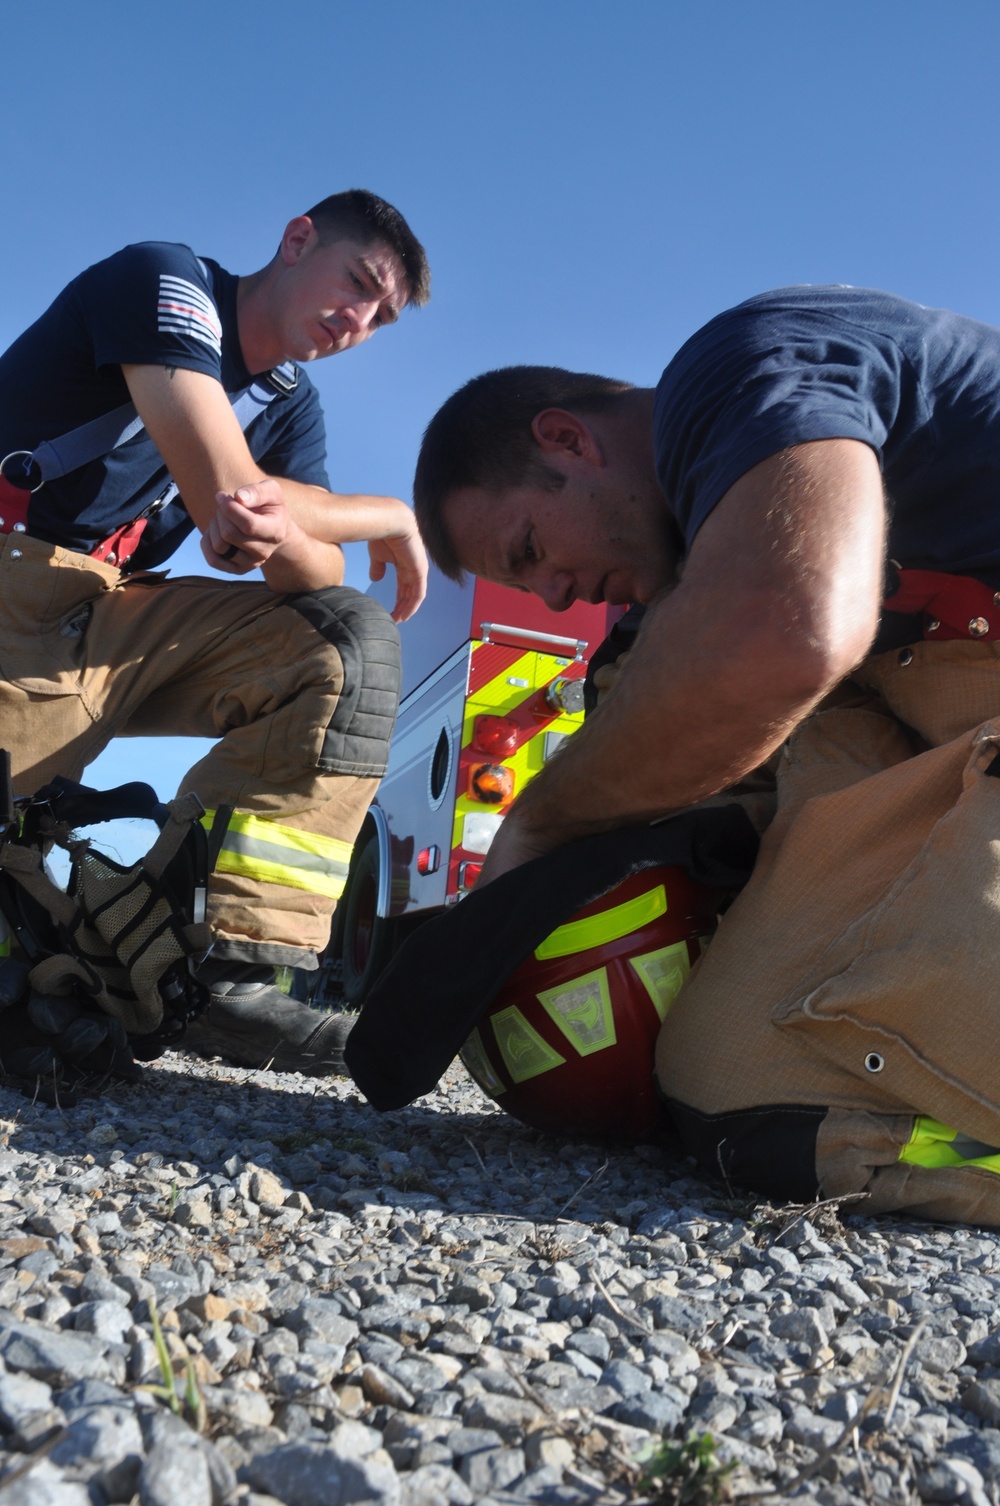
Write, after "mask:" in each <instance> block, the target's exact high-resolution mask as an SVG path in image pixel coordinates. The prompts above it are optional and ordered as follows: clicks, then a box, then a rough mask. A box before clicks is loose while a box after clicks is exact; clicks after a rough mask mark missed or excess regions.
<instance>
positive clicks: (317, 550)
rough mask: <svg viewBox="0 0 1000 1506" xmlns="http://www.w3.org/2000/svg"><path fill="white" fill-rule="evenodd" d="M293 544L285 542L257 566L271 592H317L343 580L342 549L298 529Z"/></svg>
mask: <svg viewBox="0 0 1000 1506" xmlns="http://www.w3.org/2000/svg"><path fill="white" fill-rule="evenodd" d="M300 534H301V537H300V539H298V540H297V541H296V543H295V544H294V545H291V544H285V545H282V547H281V548H280V549H278V550H276V551H275V552H274V554H272V555H271V557H270V559H269V560H267V561H266V563H265V564H263V565H262V566H261V574H262V575H263V577H264V579H265V580H266V581H267V584H268V585H269V586H270V588H271V590H272V591H321V590H322V589H323V588H324V586H340V585H343V582H344V551H343V550H342V549H341V548H340V547H339V545H337V544H324V543H322V542H321V541H320V540H319V539H315V538H310V536H309V535H308V534H307V533H305V532H304V531H301V530H300Z"/></svg>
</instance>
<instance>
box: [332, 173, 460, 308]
mask: <svg viewBox="0 0 1000 1506" xmlns="http://www.w3.org/2000/svg"><path fill="white" fill-rule="evenodd" d="M306 215H307V217H308V218H309V219H310V220H312V222H313V225H314V226H315V228H316V232H317V234H318V235H319V238H320V242H321V244H322V243H325V242H327V241H335V240H356V241H357V242H358V243H359V244H360V245H362V246H371V245H373V244H374V243H375V242H376V241H382V242H384V244H385V245H387V246H388V247H389V250H390V251H394V252H395V253H396V255H397V256H398V257H399V259H400V261H401V262H402V263H403V272H404V275H405V277H406V288H407V299H408V302H410V303H412V304H414V305H416V307H417V308H422V307H423V305H424V304H425V303H426V302H427V300H428V299H429V298H430V296H431V269H430V267H429V266H428V264H427V253H426V252H425V250H424V248H423V246H422V245H421V244H420V242H419V241H418V240H417V237H416V236H415V235H414V233H413V231H412V230H411V229H410V227H409V225H408V224H407V223H406V221H405V220H404V219H403V216H402V215H401V214H400V212H399V210H398V209H393V207H392V205H391V204H387V203H386V201H385V199H380V198H379V197H378V195H377V194H374V193H369V192H368V190H367V189H366V188H348V189H345V190H344V192H343V193H332V194H330V196H329V198H326V199H321V200H320V201H319V203H318V204H314V205H313V207H312V208H311V209H307V210H306Z"/></svg>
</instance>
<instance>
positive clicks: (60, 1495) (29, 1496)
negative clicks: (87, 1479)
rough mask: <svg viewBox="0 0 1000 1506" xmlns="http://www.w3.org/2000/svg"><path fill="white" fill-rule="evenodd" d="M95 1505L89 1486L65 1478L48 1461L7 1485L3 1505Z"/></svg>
mask: <svg viewBox="0 0 1000 1506" xmlns="http://www.w3.org/2000/svg"><path fill="white" fill-rule="evenodd" d="M93 1502H94V1498H93V1496H92V1495H91V1493H90V1491H89V1490H88V1489H87V1487H86V1485H80V1484H78V1483H77V1482H75V1481H73V1480H67V1479H65V1478H64V1477H63V1474H62V1471H61V1470H59V1469H57V1468H56V1466H55V1465H54V1464H52V1463H51V1462H50V1461H49V1460H48V1459H42V1460H40V1461H39V1463H37V1464H36V1465H35V1466H34V1468H33V1469H32V1470H30V1471H29V1472H28V1474H26V1475H22V1476H21V1478H20V1479H19V1480H15V1481H14V1482H13V1483H12V1484H10V1485H4V1486H3V1506H93Z"/></svg>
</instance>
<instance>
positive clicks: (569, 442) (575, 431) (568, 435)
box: [531, 408, 605, 465]
mask: <svg viewBox="0 0 1000 1506" xmlns="http://www.w3.org/2000/svg"><path fill="white" fill-rule="evenodd" d="M531 432H532V434H533V435H534V436H535V443H536V444H537V445H538V448H539V449H540V450H541V451H542V453H543V454H546V455H552V456H555V455H558V454H564V455H578V456H579V457H580V459H581V460H585V461H587V462H588V463H589V464H590V465H604V463H605V460H604V451H603V449H602V448H601V445H600V444H599V442H598V440H597V436H596V435H595V433H594V431H593V429H591V427H590V425H589V424H586V423H584V421H583V419H582V418H578V417H577V415H576V414H575V413H568V412H567V411H566V409H565V408H543V409H542V411H541V413H536V414H535V416H534V418H533V419H532V421H531Z"/></svg>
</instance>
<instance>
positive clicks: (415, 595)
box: [0, 190, 429, 1074]
mask: <svg viewBox="0 0 1000 1506" xmlns="http://www.w3.org/2000/svg"><path fill="white" fill-rule="evenodd" d="M428 293H429V272H428V266H427V260H426V257H425V255H424V252H423V249H422V247H421V246H420V244H419V242H418V241H417V240H416V238H415V236H414V235H413V233H412V231H411V230H410V228H409V226H408V225H407V224H406V222H405V220H404V219H403V218H402V216H401V215H400V214H399V213H398V212H397V211H396V210H395V209H393V208H392V206H391V205H389V204H387V203H385V202H384V200H382V199H379V198H376V197H375V195H373V194H370V193H367V192H365V191H363V190H351V191H349V192H346V193H341V194H335V195H333V196H332V197H330V198H327V199H324V200H323V201H322V202H321V203H320V204H317V205H316V206H315V207H314V208H313V209H311V210H310V211H309V213H308V214H304V215H299V216H297V217H296V218H295V219H293V220H291V221H290V223H289V224H288V225H287V227H286V228H285V230H284V233H283V234H282V236H281V243H280V246H279V248H278V251H277V253H276V255H275V256H274V258H273V259H272V260H271V261H270V262H269V263H268V265H267V266H265V267H264V268H262V269H261V270H260V271H258V272H255V273H253V274H251V275H249V276H235V275H233V274H232V273H230V272H227V271H224V270H223V269H222V268H221V267H220V266H219V265H218V264H217V263H216V262H213V261H210V260H207V259H201V258H199V257H198V256H196V255H195V254H194V252H193V251H191V250H189V249H188V247H186V246H183V245H174V244H167V243H161V242H146V243H143V244H139V245H132V246H127V247H126V248H125V249H124V250H122V251H119V252H118V253H117V254H115V255H113V256H110V257H108V258H107V260H105V261H102V262H99V263H97V264H96V265H95V266H92V267H90V268H88V270H87V271H85V272H83V273H82V274H81V275H80V276H79V277H77V278H76V279H75V280H74V281H73V282H71V283H70V284H69V286H68V287H66V288H65V289H64V290H63V292H62V293H60V295H59V296H58V297H57V298H56V300H55V302H54V303H53V304H52V305H51V307H50V308H49V309H48V310H47V311H46V312H45V313H44V314H43V315H42V316H41V318H40V319H38V320H37V321H36V323H35V324H33V325H32V326H31V327H30V329H28V330H27V331H26V332H25V333H24V334H23V335H22V336H21V337H20V338H19V339H18V340H16V341H15V342H14V344H13V345H12V346H11V347H10V349H9V350H8V351H7V352H6V353H5V354H4V355H3V356H2V357H0V456H2V457H3V461H2V466H0V472H2V479H0V542H2V544H3V549H2V554H0V570H2V574H3V582H2V587H0V675H2V679H0V716H2V723H3V737H2V744H3V746H4V747H6V748H8V749H10V751H11V753H12V755H13V768H14V777H15V788H16V791H17V793H19V794H30V793H31V792H32V791H34V790H35V789H37V788H38V787H39V786H41V785H43V784H44V783H46V782H47V781H48V780H49V779H51V778H52V777H53V776H54V775H56V774H62V775H64V776H66V777H68V778H72V779H78V778H79V777H80V775H81V773H82V771H83V769H84V768H85V766H86V765H87V764H88V763H90V762H91V760H92V759H93V758H94V757H96V755H97V754H98V753H99V752H100V751H101V750H102V749H103V748H104V747H105V746H106V745H107V744H108V742H109V741H110V740H111V738H112V737H114V736H116V735H127V736H128V735H131V736H149V735H159V734H162V735H171V736H177V735H180V736H200V737H213V738H219V739H221V740H220V741H219V742H218V743H217V744H216V746H215V747H214V748H213V749H212V750H211V752H210V753H209V754H208V755H207V757H205V758H203V759H202V760H201V761H200V762H199V763H198V764H197V765H196V766H195V768H193V769H192V770H191V771H190V773H189V774H188V775H187V777H186V779H185V781H184V784H183V786H182V788H183V789H185V790H192V791H194V792H195V793H196V794H197V795H198V796H199V797H200V799H201V801H202V802H203V804H204V805H205V806H206V807H208V816H207V818H206V821H207V822H208V823H209V824H210V825H211V826H212V827H213V836H214V837H215V839H216V845H217V846H218V847H219V856H218V862H217V865H216V870H215V873H214V875H213V877H212V880H211V884H210V894H209V915H208V918H209V920H210V922H211V924H212V926H213V929H214V933H215V938H216V939H215V946H214V950H213V953H212V955H211V957H210V958H209V960H208V961H207V962H206V963H205V964H204V965H203V979H204V981H205V982H207V983H208V984H209V986H210V988H211V1003H210V1007H209V1010H208V1013H207V1015H206V1016H204V1017H203V1018H202V1019H201V1020H199V1021H197V1022H195V1023H194V1024H193V1025H192V1027H191V1031H190V1036H189V1042H190V1044H192V1045H194V1046H195V1047H196V1049H200V1050H211V1051H217V1052H218V1053H219V1054H221V1055H223V1056H225V1057H227V1058H228V1059H230V1060H232V1061H236V1062H241V1063H246V1064H248V1065H253V1066H258V1065H261V1064H262V1063H265V1062H268V1061H272V1062H273V1063H274V1065H275V1066H277V1067H279V1068H284V1069H287V1070H299V1071H307V1072H314V1073H317V1074H324V1073H328V1072H331V1071H336V1070H340V1064H341V1060H342V1058H341V1047H342V1044H343V1035H344V1033H345V1022H344V1021H343V1019H342V1018H337V1017H334V1018H332V1019H331V1020H329V1021H326V1022H320V1021H319V1020H318V1017H317V1015H316V1014H314V1013H313V1012H312V1011H311V1010H309V1009H308V1008H307V1007H306V1006H304V1005H301V1004H297V1003H296V1002H294V1001H292V1000H289V999H286V998H285V997H284V995H282V994H281V993H279V992H278V990H277V989H276V988H274V987H273V981H274V967H275V966H276V965H282V964H288V965H294V966H299V967H305V968H312V967H315V966H316V954H317V952H318V951H319V950H321V949H322V947H323V946H324V945H325V944H326V941H327V938H328V936H329V929H330V916H331V913H332V911H333V908H334V905H335V903H336V900H337V897H338V895H339V894H340V892H341V890H342V889H343V885H344V879H345V877H346V873H347V864H348V861H349V858H350V854H351V845H352V843H353V840H354V837H355V835H356V833H357V831H358V828H359V827H360V824H361V821H362V819H363V817H364V814H365V811H366V809H367V807H368V804H369V801H370V799H371V796H372V794H373V792H374V790H375V788H376V786H377V784H378V780H379V778H380V776H381V774H382V773H383V772H384V769H385V761H386V752H387V747H388V740H389V735H390V732H391V729H392V724H393V719H394V716H395V712H396V704H397V699H398V658H399V651H398V641H397V635H396V630H395V627H394V624H393V622H392V621H391V620H390V618H389V615H388V614H387V613H385V612H384V611H383V610H382V608H381V607H379V606H378V605H377V604H376V603H375V602H373V601H371V600H370V599H369V598H367V597H365V596H362V595H360V594H359V593H358V592H356V591H352V590H349V589H347V588H345V587H344V586H343V585H342V581H343V576H344V563H343V553H342V550H341V547H340V546H341V545H342V544H344V543H348V542H352V541H361V540H368V541H369V550H370V554H371V561H372V576H373V578H380V577H381V576H382V575H384V574H385V571H386V569H387V567H388V566H392V567H394V568H395V571H396V581H397V597H396V607H395V611H394V613H393V616H394V617H395V618H396V620H397V621H399V620H402V619H404V618H406V617H409V616H410V615H411V613H413V612H414V611H416V609H417V607H418V606H419V605H420V602H421V600H422V598H423V594H424V589H425V583H426V558H425V555H424V551H423V547H422V545H421V543H420V540H419V536H418V535H417V532H416V527H415V524H414V521H413V515H412V513H411V512H410V510H409V508H408V507H407V506H406V505H405V504H404V503H403V502H401V501H398V500H397V499H395V498H392V497H370V496H341V495H337V494H336V493H333V492H331V491H330V490H329V481H328V479H327V474H326V469H325V439H324V429H323V418H322V413H321V411H320V406H319V399H318V396H317V393H316V390H315V388H314V387H313V385H312V383H311V382H310V381H309V378H308V377H307V376H306V375H305V372H304V371H303V370H302V369H301V366H300V364H299V363H307V362H309V361H313V360H317V359H320V358H321V357H324V356H330V355H336V354H338V353H340V352H342V351H346V350H350V349H352V348H353V347H354V346H356V345H360V344H361V343H362V342H363V341H365V340H367V339H369V338H370V337H371V336H372V335H373V334H374V333H375V331H376V330H378V329H380V328H383V327H387V326H389V325H391V324H393V323H394V322H395V321H396V319H397V318H398V317H399V315H400V313H401V312H402V310H403V309H404V307H405V306H406V305H407V304H412V305H421V304H423V303H425V302H426V301H427V298H428ZM130 404H131V405H132V406H129V405H130ZM195 527H197V528H198V529H199V530H200V532H201V535H202V551H203V553H204V555H205V558H206V560H207V561H208V563H209V565H211V567H212V568H213V570H216V571H219V572H221V573H222V574H223V575H230V576H239V575H244V574H246V573H247V572H248V571H250V570H253V569H254V568H255V567H257V566H260V567H261V569H262V571H263V575H264V582H265V583H263V584H261V583H241V584H233V583H231V582H229V581H220V580H214V581H213V580H212V579H211V578H202V577H189V578H182V579H177V580H167V579H165V578H164V577H163V576H162V575H160V574H157V573H150V572H151V571H153V569H154V567H156V566H159V565H160V564H162V563H163V562H164V561H165V560H167V559H168V558H169V557H170V555H171V554H172V553H173V551H174V550H175V549H176V548H177V546H178V545H179V544H180V542H181V540H182V539H183V538H184V537H185V536H186V535H187V534H188V533H190V531H191V530H192V529H193V528H195ZM317 1025H318V1026H319V1028H317Z"/></svg>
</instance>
